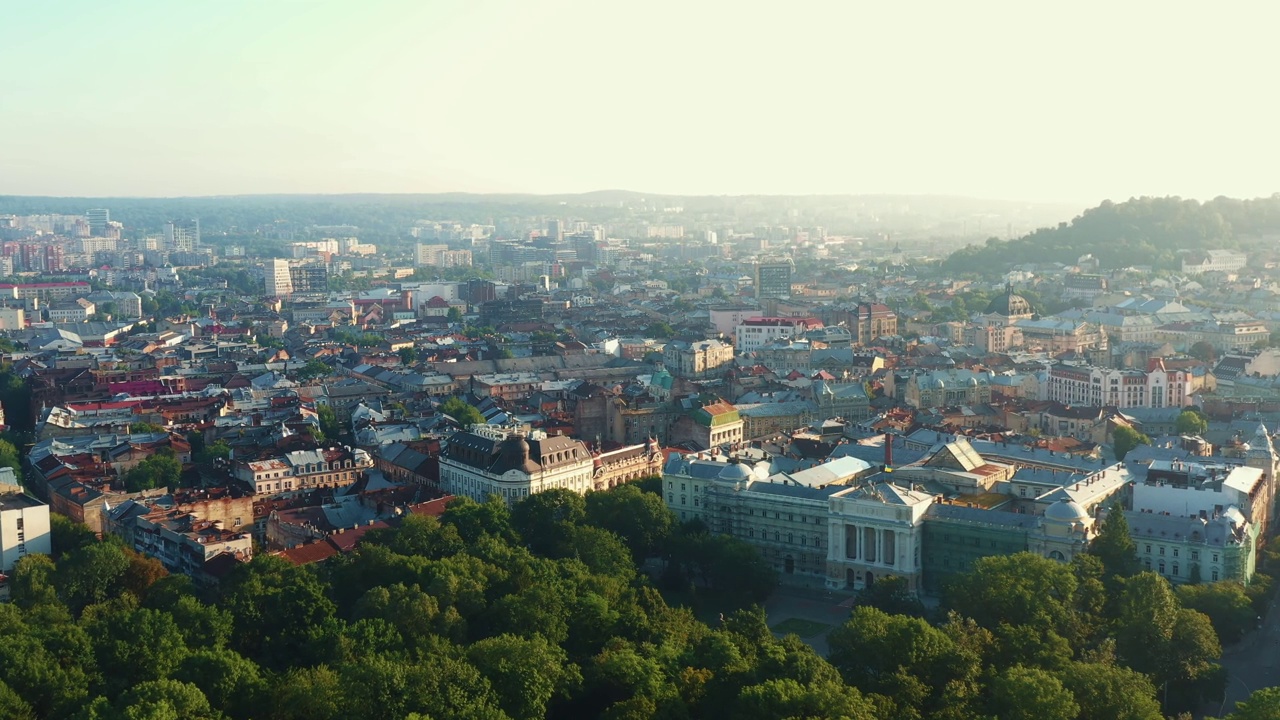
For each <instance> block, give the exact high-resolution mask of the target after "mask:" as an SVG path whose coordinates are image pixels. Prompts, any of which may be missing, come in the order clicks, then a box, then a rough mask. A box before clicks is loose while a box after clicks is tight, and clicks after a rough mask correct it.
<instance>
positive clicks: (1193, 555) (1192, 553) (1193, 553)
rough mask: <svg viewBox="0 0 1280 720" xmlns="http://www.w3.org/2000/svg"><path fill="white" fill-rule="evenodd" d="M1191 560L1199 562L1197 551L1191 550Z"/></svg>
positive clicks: (1198, 552)
mask: <svg viewBox="0 0 1280 720" xmlns="http://www.w3.org/2000/svg"><path fill="white" fill-rule="evenodd" d="M1191 559H1192V560H1199V559H1200V551H1199V550H1192V551H1191Z"/></svg>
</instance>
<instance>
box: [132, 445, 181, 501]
mask: <svg viewBox="0 0 1280 720" xmlns="http://www.w3.org/2000/svg"><path fill="white" fill-rule="evenodd" d="M181 477H182V462H181V461H180V460H178V458H177V457H176V456H174V454H173V451H172V450H170V449H169V448H161V449H159V450H157V451H156V452H154V453H152V454H151V455H149V456H148V457H146V458H145V459H144V460H143V461H142V462H140V463H138V464H137V465H135V466H133V467H132V468H131V469H130V470H129V471H128V472H126V473H125V474H124V487H125V490H128V491H129V492H139V491H141V490H151V489H152V488H160V487H167V488H175V487H177V486H178V480H179V478H181Z"/></svg>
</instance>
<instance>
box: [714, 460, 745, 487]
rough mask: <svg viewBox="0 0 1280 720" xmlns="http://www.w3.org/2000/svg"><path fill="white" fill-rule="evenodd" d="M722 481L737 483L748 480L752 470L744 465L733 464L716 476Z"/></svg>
mask: <svg viewBox="0 0 1280 720" xmlns="http://www.w3.org/2000/svg"><path fill="white" fill-rule="evenodd" d="M716 477H717V478H719V479H720V480H729V481H732V482H737V481H738V480H747V479H749V478H750V477H751V468H749V467H747V466H746V465H743V464H742V463H736V462H731V463H729V464H728V465H725V466H724V469H723V470H721V471H720V474H719V475H717V476H716Z"/></svg>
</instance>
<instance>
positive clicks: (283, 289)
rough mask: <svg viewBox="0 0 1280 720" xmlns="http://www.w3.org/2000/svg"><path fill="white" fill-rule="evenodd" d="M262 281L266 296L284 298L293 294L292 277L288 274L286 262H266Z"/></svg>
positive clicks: (278, 260) (287, 263)
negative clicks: (264, 285)
mask: <svg viewBox="0 0 1280 720" xmlns="http://www.w3.org/2000/svg"><path fill="white" fill-rule="evenodd" d="M264 279H265V282H266V293H267V295H268V296H271V297H286V296H288V295H292V294H293V275H292V274H291V273H290V272H289V261H288V260H280V259H275V260H268V261H267V262H266V265H265V274H264Z"/></svg>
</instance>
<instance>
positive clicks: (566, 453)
mask: <svg viewBox="0 0 1280 720" xmlns="http://www.w3.org/2000/svg"><path fill="white" fill-rule="evenodd" d="M594 475H595V463H594V460H593V459H592V456H591V453H590V452H589V451H588V450H587V447H586V445H584V444H583V443H582V441H580V440H574V439H572V438H568V437H563V436H556V437H549V436H547V434H546V433H544V432H542V431H539V430H535V431H532V432H530V433H528V434H526V433H525V432H523V431H521V430H517V429H515V428H510V427H494V426H488V425H483V426H473V427H472V428H471V429H470V430H468V431H464V432H459V433H454V435H453V436H452V437H450V438H449V440H448V444H447V446H446V448H445V449H444V451H443V452H442V453H441V454H440V488H441V489H442V490H444V491H445V492H446V493H449V494H451V495H459V496H464V497H469V498H471V499H473V500H476V501H479V502H483V501H484V500H485V499H486V498H488V496H490V495H497V496H498V497H500V498H502V499H503V500H505V501H506V502H507V503H508V504H511V503H515V502H518V501H519V500H521V499H522V498H526V497H528V496H530V495H532V494H534V493H539V492H542V491H544V490H551V489H553V488H563V489H566V490H571V491H573V492H575V493H578V494H584V493H586V492H587V491H588V490H591V489H593V488H594V487H595V485H594V482H593V478H594Z"/></svg>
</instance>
